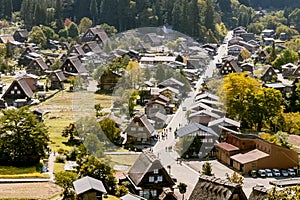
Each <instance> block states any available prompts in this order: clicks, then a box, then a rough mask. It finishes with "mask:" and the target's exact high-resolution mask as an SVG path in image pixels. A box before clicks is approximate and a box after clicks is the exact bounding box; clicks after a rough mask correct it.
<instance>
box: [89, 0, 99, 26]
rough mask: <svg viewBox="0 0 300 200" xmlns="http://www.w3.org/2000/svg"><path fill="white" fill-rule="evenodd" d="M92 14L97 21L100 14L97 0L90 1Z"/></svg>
mask: <svg viewBox="0 0 300 200" xmlns="http://www.w3.org/2000/svg"><path fill="white" fill-rule="evenodd" d="M90 14H91V16H92V19H93V22H94V23H95V21H96V18H97V16H98V5H97V1H96V0H91V3H90Z"/></svg>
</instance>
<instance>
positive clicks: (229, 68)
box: [219, 58, 242, 75]
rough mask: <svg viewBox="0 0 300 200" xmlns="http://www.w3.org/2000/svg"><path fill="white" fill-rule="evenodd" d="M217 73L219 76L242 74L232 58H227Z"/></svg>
mask: <svg viewBox="0 0 300 200" xmlns="http://www.w3.org/2000/svg"><path fill="white" fill-rule="evenodd" d="M219 72H220V74H221V75H227V74H229V73H234V72H236V73H238V72H242V69H241V68H240V67H239V66H238V64H237V61H236V60H234V59H233V58H229V59H227V60H225V62H224V63H223V64H222V66H221V68H220V69H219Z"/></svg>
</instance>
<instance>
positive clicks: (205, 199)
mask: <svg viewBox="0 0 300 200" xmlns="http://www.w3.org/2000/svg"><path fill="white" fill-rule="evenodd" d="M235 194H238V198H237V199H239V200H247V197H246V195H245V193H244V192H243V189H242V186H241V185H239V184H237V183H231V182H230V181H228V180H225V179H220V178H216V177H214V176H206V175H200V176H199V180H198V182H197V184H196V186H195V187H194V190H193V192H192V194H191V196H190V198H189V200H216V199H221V200H225V199H226V200H227V199H234V198H233V196H234V195H235Z"/></svg>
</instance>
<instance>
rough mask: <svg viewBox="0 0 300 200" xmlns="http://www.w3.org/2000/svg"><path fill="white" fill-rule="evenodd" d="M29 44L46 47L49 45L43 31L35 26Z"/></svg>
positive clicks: (30, 33)
mask: <svg viewBox="0 0 300 200" xmlns="http://www.w3.org/2000/svg"><path fill="white" fill-rule="evenodd" d="M28 38H29V42H33V43H35V44H38V45H41V46H42V47H45V46H46V44H47V37H46V36H45V34H44V32H43V30H42V29H41V27H39V26H34V27H33V28H32V29H31V31H30V32H29V36H28Z"/></svg>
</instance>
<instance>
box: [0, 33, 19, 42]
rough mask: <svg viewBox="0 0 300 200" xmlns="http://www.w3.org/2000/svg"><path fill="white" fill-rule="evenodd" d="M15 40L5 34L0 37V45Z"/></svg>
mask: <svg viewBox="0 0 300 200" xmlns="http://www.w3.org/2000/svg"><path fill="white" fill-rule="evenodd" d="M14 41H15V39H14V37H13V36H12V35H9V34H5V35H0V43H3V44H6V43H8V42H14Z"/></svg>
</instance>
